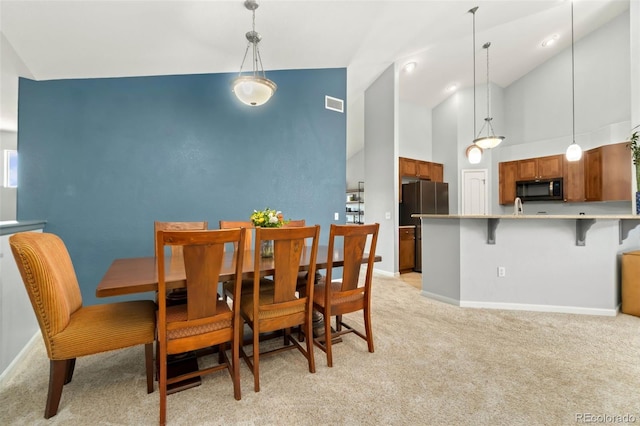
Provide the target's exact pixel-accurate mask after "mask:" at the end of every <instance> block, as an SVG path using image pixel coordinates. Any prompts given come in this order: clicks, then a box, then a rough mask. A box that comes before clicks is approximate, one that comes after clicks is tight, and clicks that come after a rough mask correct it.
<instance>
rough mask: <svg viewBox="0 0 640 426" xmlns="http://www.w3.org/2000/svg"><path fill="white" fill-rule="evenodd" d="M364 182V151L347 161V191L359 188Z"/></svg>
mask: <svg viewBox="0 0 640 426" xmlns="http://www.w3.org/2000/svg"><path fill="white" fill-rule="evenodd" d="M363 181H364V149H361V150H360V151H358V152H356V153H355V154H353V155H352V156H351V157H350V158H348V159H347V189H352V188H357V187H358V182H363Z"/></svg>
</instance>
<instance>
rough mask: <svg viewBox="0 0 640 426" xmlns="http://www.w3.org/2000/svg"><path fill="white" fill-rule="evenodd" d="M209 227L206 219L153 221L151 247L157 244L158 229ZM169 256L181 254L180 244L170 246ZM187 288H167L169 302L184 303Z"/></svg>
mask: <svg viewBox="0 0 640 426" xmlns="http://www.w3.org/2000/svg"><path fill="white" fill-rule="evenodd" d="M207 228H209V223H208V222H207V221H202V222H159V221H155V222H153V239H154V241H153V247H154V249H155V246H156V245H157V243H158V242H157V241H156V236H157V233H158V231H181V230H205V229H207ZM170 252H171V257H172V258H174V259H177V258H179V257H181V256H182V247H181V246H171V248H170ZM186 292H187V290H186V289H185V288H178V289H173V290H169V294H168V295H167V297H168V300H169V303H174V304H179V303H185V301H186V300H187V294H186Z"/></svg>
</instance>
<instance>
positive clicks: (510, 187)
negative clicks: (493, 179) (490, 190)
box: [498, 161, 518, 204]
mask: <svg viewBox="0 0 640 426" xmlns="http://www.w3.org/2000/svg"><path fill="white" fill-rule="evenodd" d="M517 174H518V161H506V162H503V163H500V164H499V165H498V176H499V178H498V179H499V189H500V204H513V202H514V201H515V199H516V180H517Z"/></svg>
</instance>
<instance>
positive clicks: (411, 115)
mask: <svg viewBox="0 0 640 426" xmlns="http://www.w3.org/2000/svg"><path fill="white" fill-rule="evenodd" d="M398 123H399V132H398V134H399V140H398V155H399V156H400V157H407V158H415V159H418V160H425V161H431V160H432V155H431V145H432V139H431V134H432V131H431V130H432V129H431V108H427V107H425V106H422V105H417V104H414V103H411V102H400V103H399V117H398Z"/></svg>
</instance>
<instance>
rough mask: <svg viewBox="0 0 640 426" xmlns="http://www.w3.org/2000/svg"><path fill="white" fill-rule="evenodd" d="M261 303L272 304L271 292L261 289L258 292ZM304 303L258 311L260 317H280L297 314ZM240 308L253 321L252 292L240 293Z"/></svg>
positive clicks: (302, 310)
mask: <svg viewBox="0 0 640 426" xmlns="http://www.w3.org/2000/svg"><path fill="white" fill-rule="evenodd" d="M259 303H260V304H261V305H270V304H273V292H272V291H271V292H269V291H261V292H260V302H259ZM304 309H305V307H304V305H303V304H299V305H297V306H293V307H290V308H284V309H274V310H269V311H262V312H260V314H259V315H260V319H268V318H275V317H281V316H285V315H292V314H297V313H299V312H304ZM240 310H241V311H242V312H243V314H244V315H246V316H247V317H248V318H249V320H250V321H253V320H254V319H253V293H250V294H247V295H244V294H243V295H242V300H241V301H240Z"/></svg>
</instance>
